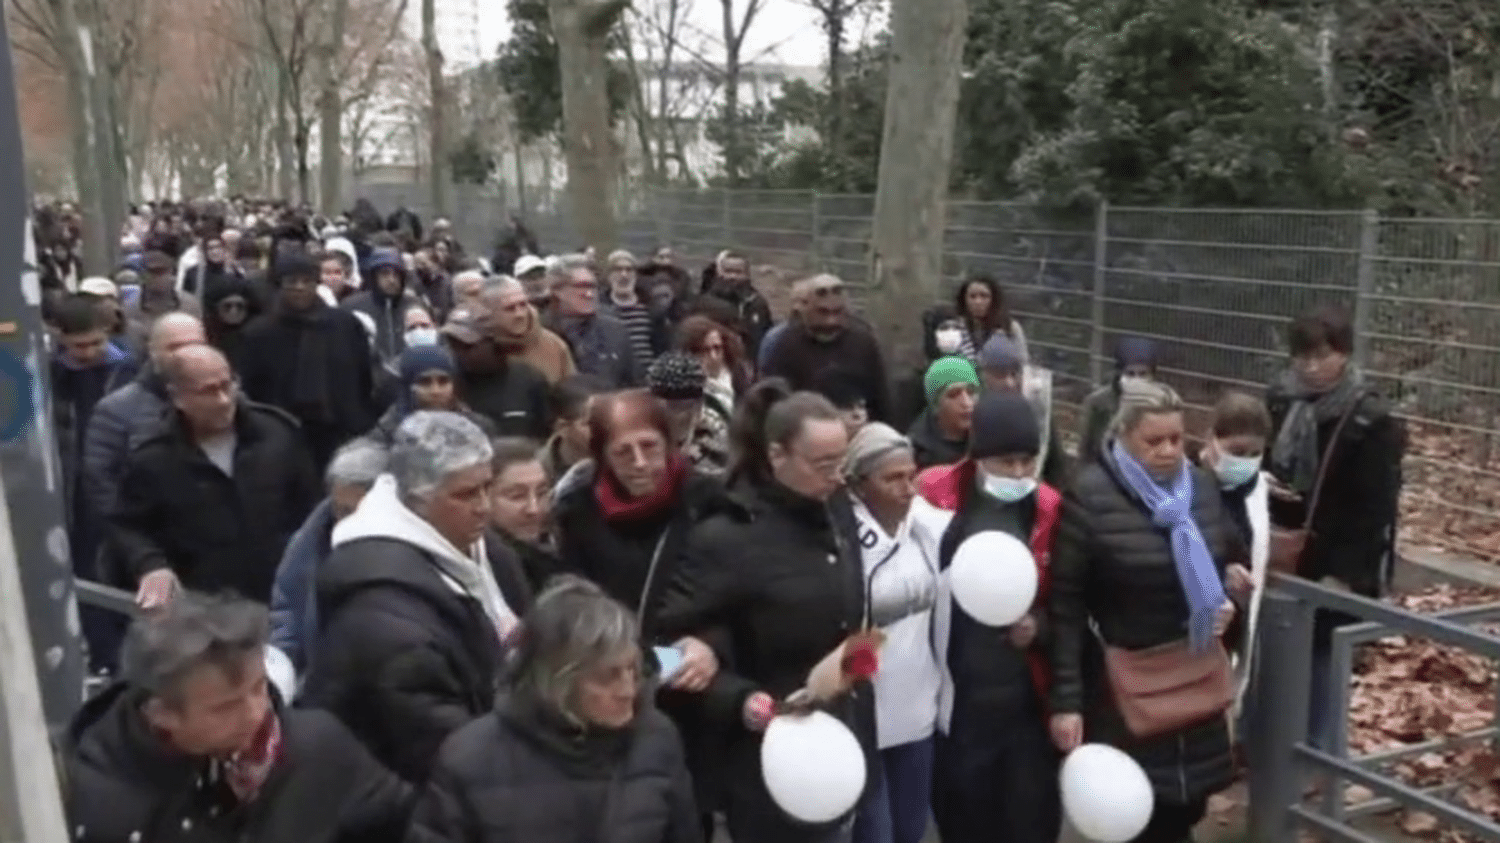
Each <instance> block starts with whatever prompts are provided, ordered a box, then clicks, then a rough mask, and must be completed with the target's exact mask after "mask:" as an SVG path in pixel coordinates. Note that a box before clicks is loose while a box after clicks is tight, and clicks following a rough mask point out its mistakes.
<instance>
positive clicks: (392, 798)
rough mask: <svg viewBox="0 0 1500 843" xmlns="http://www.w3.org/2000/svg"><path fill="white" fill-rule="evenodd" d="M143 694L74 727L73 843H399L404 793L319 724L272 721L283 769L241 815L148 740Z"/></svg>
mask: <svg viewBox="0 0 1500 843" xmlns="http://www.w3.org/2000/svg"><path fill="white" fill-rule="evenodd" d="M145 700H146V695H145V693H144V692H142V691H139V690H135V689H132V688H130V687H129V686H128V685H124V684H119V685H115V686H113V687H111V688H110V689H108V690H106V691H105V692H104V693H103V694H100V695H99V696H98V697H95V698H94V699H92V700H90V701H89V702H88V703H87V704H86V705H85V706H84V707H83V709H82V710H81V711H80V712H79V713H78V715H77V717H76V718H75V719H74V722H73V724H72V727H71V729H70V734H69V745H68V747H67V750H66V755H65V764H66V769H67V790H66V792H65V797H64V801H65V805H66V810H67V814H68V826H69V828H71V829H73V832H74V833H73V839H74V840H78V841H82V843H140V841H152V843H155V841H168V840H172V841H180V843H287V841H292V840H295V841H298V843H338V842H340V841H347V843H397V841H400V840H401V839H402V834H403V832H404V830H405V828H406V824H407V823H406V821H407V815H408V812H409V810H410V808H411V791H410V790H409V789H408V788H407V786H406V785H405V784H403V783H402V782H401V780H400V779H398V778H396V777H395V776H394V775H392V774H391V773H390V771H388V770H386V769H385V768H383V767H381V766H380V764H378V763H377V762H376V761H375V759H373V758H371V757H370V754H369V753H368V752H366V751H365V749H364V747H362V746H360V745H359V741H357V740H355V739H354V736H353V735H350V734H349V732H348V730H347V729H345V728H344V727H343V726H342V725H340V724H339V722H338V720H336V719H334V718H333V717H331V716H329V715H328V714H327V713H326V712H322V711H310V710H301V709H282V710H281V711H280V717H281V740H282V744H281V752H282V757H281V760H280V761H279V762H277V764H276V766H275V768H274V769H273V770H272V771H271V774H270V777H269V778H268V779H267V780H266V783H265V785H264V786H263V788H262V790H261V792H260V795H259V796H258V797H257V798H256V799H255V800H254V801H252V802H250V803H249V804H248V805H240V804H238V801H237V800H236V799H235V797H234V796H233V794H232V793H231V792H230V791H229V789H228V787H227V786H225V785H224V784H223V782H222V780H219V779H216V778H214V777H213V776H210V775H205V773H207V772H208V770H209V767H210V766H211V765H212V764H213V762H211V761H207V760H199V759H192V758H189V757H187V756H184V755H182V754H181V753H178V752H174V751H172V750H170V749H168V748H167V747H166V746H165V745H164V744H163V743H162V742H161V740H160V739H159V738H157V737H156V736H155V735H154V734H152V732H151V727H150V726H149V725H148V724H147V723H146V718H145V717H144V716H143V715H142V714H141V706H142V705H143V704H144V702H145Z"/></svg>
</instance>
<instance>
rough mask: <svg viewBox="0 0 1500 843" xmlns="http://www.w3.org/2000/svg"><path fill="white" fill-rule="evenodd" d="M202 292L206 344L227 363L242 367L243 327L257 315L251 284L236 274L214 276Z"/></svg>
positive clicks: (236, 368)
mask: <svg viewBox="0 0 1500 843" xmlns="http://www.w3.org/2000/svg"><path fill="white" fill-rule="evenodd" d="M206 283H207V285H208V286H207V287H206V288H205V289H204V291H203V326H204V328H205V329H206V330H207V331H208V341H209V343H211V344H212V345H213V346H214V347H215V348H217V349H219V350H220V351H222V352H224V356H225V357H228V358H229V364H230V365H231V366H233V367H234V369H235V371H239V370H240V369H241V368H242V367H243V363H242V361H243V359H244V345H245V333H244V331H245V326H246V325H248V324H250V320H252V319H254V318H255V317H256V316H259V315H260V307H259V302H258V301H257V299H256V296H255V292H254V290H253V289H252V288H251V286H250V282H249V281H246V280H245V279H244V277H242V276H239V275H227V274H226V275H215V276H211V277H209V278H208V279H207V281H206Z"/></svg>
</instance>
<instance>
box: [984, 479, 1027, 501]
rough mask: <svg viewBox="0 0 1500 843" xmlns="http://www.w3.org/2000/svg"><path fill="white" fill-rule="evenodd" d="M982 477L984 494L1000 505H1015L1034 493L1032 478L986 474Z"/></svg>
mask: <svg viewBox="0 0 1500 843" xmlns="http://www.w3.org/2000/svg"><path fill="white" fill-rule="evenodd" d="M981 474H983V476H984V491H985V494H987V495H989V496H990V497H992V498H994V499H995V500H997V501H999V502H1001V503H1015V502H1016V501H1018V500H1022V499H1023V498H1025V497H1027V496H1028V495H1030V494H1031V493H1032V492H1035V491H1036V478H1034V477H1005V476H1002V475H997V474H990V473H988V472H981Z"/></svg>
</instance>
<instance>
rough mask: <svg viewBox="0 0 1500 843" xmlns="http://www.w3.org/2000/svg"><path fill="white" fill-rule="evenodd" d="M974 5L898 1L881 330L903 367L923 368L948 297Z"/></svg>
mask: <svg viewBox="0 0 1500 843" xmlns="http://www.w3.org/2000/svg"><path fill="white" fill-rule="evenodd" d="M968 19H969V2H968V0H894V2H893V4H892V9H891V65H890V76H889V80H890V81H889V82H888V84H887V92H886V103H885V134H884V138H883V140H882V142H881V147H880V184H879V186H878V188H877V189H876V193H875V232H874V254H873V256H872V257H873V264H874V267H873V268H874V275H875V278H874V280H875V283H876V284H877V285H878V287H879V289H880V291H881V292H880V303H881V308H880V313H879V314H877V323H878V326H879V328H880V329H882V330H881V336H883V337H888V338H890V340H891V341H892V344H893V346H894V348H893V354H892V357H893V358H894V359H895V360H896V361H897V365H898V366H904V365H908V364H915V363H917V362H918V361H919V359H920V354H921V347H922V342H921V340H922V338H921V335H920V328H919V323H920V320H914V319H912V314H914V313H920V312H922V311H923V310H924V309H925V308H926V307H928V306H929V305H930V304H931V303H932V302H934V301H936V300H937V298H938V294H939V289H938V288H939V285H940V284H941V283H942V277H943V259H942V256H943V235H944V232H945V229H946V227H947V216H946V214H947V211H946V206H947V201H948V171H949V168H950V166H951V164H952V158H953V134H954V123H955V118H956V117H957V115H958V87H959V79H960V76H961V75H962V73H961V71H962V69H963V68H962V61H963V48H964V36H965V28H966V26H967V25H968Z"/></svg>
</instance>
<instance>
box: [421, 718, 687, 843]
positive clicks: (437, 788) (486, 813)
mask: <svg viewBox="0 0 1500 843" xmlns="http://www.w3.org/2000/svg"><path fill="white" fill-rule="evenodd" d="M407 839H408V843H541V841H547V843H585V841H587V843H701V841H702V840H703V830H702V827H701V826H700V825H699V822H698V812H697V808H696V807H695V806H694V805H693V792H692V784H691V783H690V782H689V781H688V773H687V767H686V766H685V765H684V764H683V758H682V747H681V746H680V745H679V744H678V741H677V733H676V731H675V730H674V729H673V728H672V724H671V722H670V721H668V720H667V718H666V717H665V716H663V715H662V714H660V713H658V712H656V711H654V710H652V709H649V708H647V709H645V710H644V711H643V712H642V713H641V715H640V716H639V717H638V718H637V720H636V722H635V723H634V724H633V725H632V726H631V727H629V728H628V729H626V730H622V731H618V732H608V733H584V732H580V731H578V730H576V729H573V728H571V727H570V726H567V725H565V724H563V723H562V722H560V718H558V717H556V716H547V715H545V714H542V713H541V712H539V711H536V710H534V709H532V708H530V707H528V706H524V705H521V704H519V703H517V702H514V701H511V700H505V701H502V702H501V704H500V706H499V707H498V708H497V710H496V711H495V712H493V713H492V714H490V715H489V716H487V717H482V718H480V719H479V720H476V721H474V722H473V723H470V724H469V725H468V726H466V727H464V728H463V729H460V730H459V731H458V732H457V733H456V734H454V735H453V737H452V738H451V739H450V740H449V741H448V742H447V743H446V744H444V745H443V751H442V755H441V757H440V758H439V759H438V762H437V765H436V766H435V768H434V770H433V774H432V780H431V782H429V784H428V787H427V791H426V793H425V794H424V795H423V796H422V798H421V800H420V802H419V803H418V806H417V812H416V817H415V818H414V820H413V823H412V831H411V835H410V836H409V837H408V838H407Z"/></svg>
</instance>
